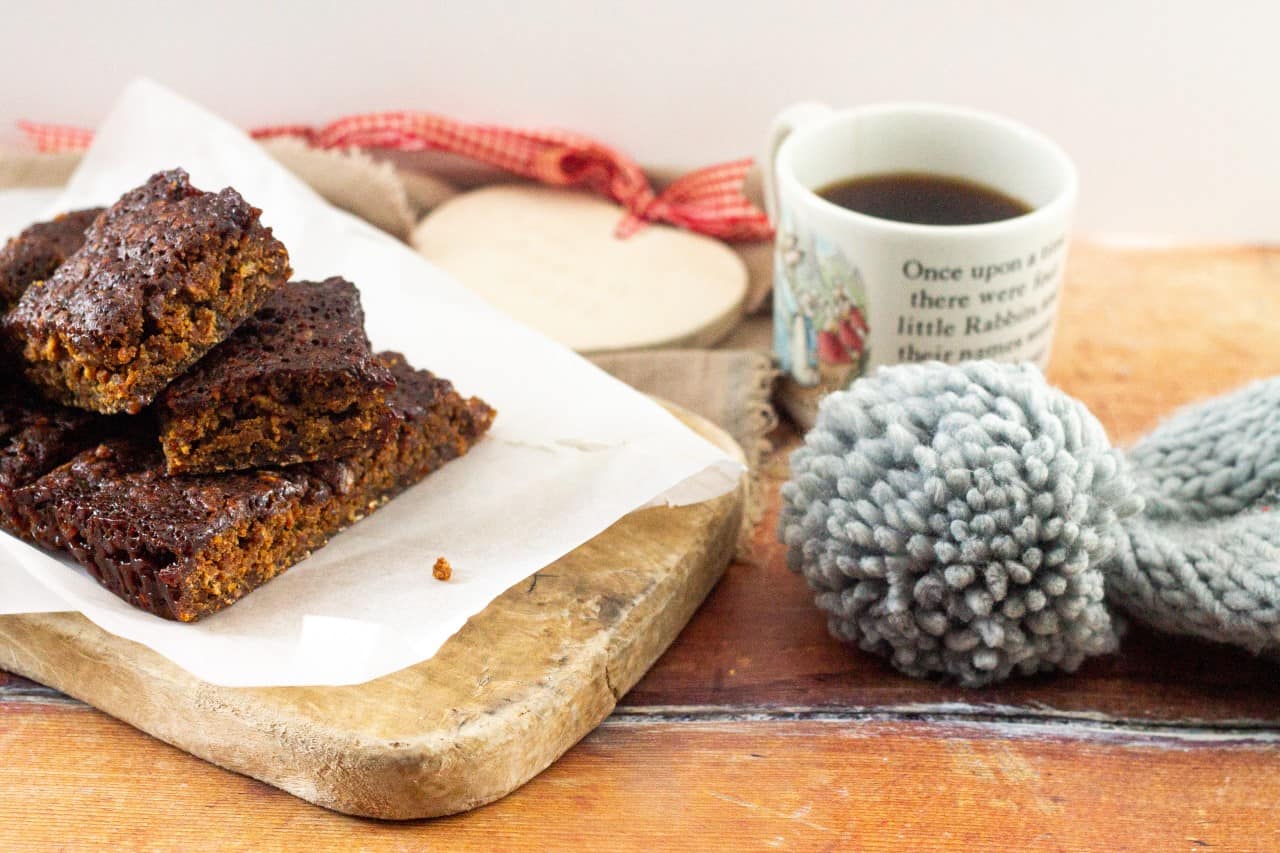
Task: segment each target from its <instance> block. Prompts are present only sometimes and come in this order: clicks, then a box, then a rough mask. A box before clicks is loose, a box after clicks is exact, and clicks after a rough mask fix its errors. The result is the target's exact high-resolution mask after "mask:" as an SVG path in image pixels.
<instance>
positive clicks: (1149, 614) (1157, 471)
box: [779, 362, 1280, 685]
mask: <svg viewBox="0 0 1280 853" xmlns="http://www.w3.org/2000/svg"><path fill="white" fill-rule="evenodd" d="M791 464H792V475H793V476H792V479H791V481H790V482H789V483H787V484H786V485H785V486H784V487H783V490H782V496H783V507H782V514H781V518H780V521H779V534H780V536H781V538H782V541H783V542H784V543H785V544H786V545H787V560H788V563H789V564H790V566H791V567H792V568H793V569H795V570H797V571H800V572H802V573H803V574H804V576H805V577H806V578H807V579H808V581H809V584H810V586H812V587H813V589H814V590H815V592H816V593H817V603H818V606H819V607H821V608H822V609H823V610H825V611H826V612H827V613H828V615H829V617H830V625H831V630H832V632H833V633H834V634H835V635H836V636H837V637H840V638H841V639H843V640H846V641H849V642H854V643H857V644H858V645H860V646H861V647H862V648H864V649H867V650H869V651H873V652H876V653H879V654H883V655H885V656H887V657H889V658H890V660H891V661H892V662H893V663H894V665H895V666H897V667H898V668H899V669H901V670H903V671H904V672H907V673H909V674H911V675H917V676H924V675H930V674H946V675H950V676H952V677H954V678H956V679H958V680H959V681H960V682H961V683H963V684H967V685H980V684H985V683H989V682H993V681H998V680H1000V679H1002V678H1005V677H1007V676H1008V675H1010V674H1011V673H1013V672H1018V673H1024V674H1028V673H1032V672H1036V671H1039V670H1046V669H1064V670H1072V669H1075V668H1076V667H1077V666H1079V664H1080V663H1081V661H1083V660H1084V658H1085V657H1087V656H1089V655H1093V654H1099V653H1103V652H1109V651H1112V650H1114V649H1115V647H1116V645H1117V641H1116V635H1115V632H1114V629H1113V625H1112V619H1111V617H1109V615H1108V612H1107V609H1106V606H1105V604H1104V602H1103V595H1104V585H1105V594H1106V598H1107V599H1108V600H1110V601H1111V602H1113V603H1115V604H1117V605H1119V606H1121V607H1123V608H1124V609H1125V610H1127V611H1128V612H1129V613H1130V614H1131V615H1133V616H1134V617H1135V618H1137V619H1140V620H1142V621H1144V622H1147V623H1149V624H1151V625H1153V626H1155V627H1157V628H1160V629H1162V630H1165V631H1170V632H1173V633H1180V634H1191V635H1195V636H1199V637H1205V638H1208V639H1211V640H1216V641H1220V642H1225V643H1233V644H1236V645H1239V646H1243V647H1244V648H1247V649H1249V650H1251V651H1254V652H1269V653H1277V652H1280V510H1276V511H1272V507H1271V505H1270V503H1271V500H1272V498H1273V497H1274V496H1275V495H1276V494H1277V492H1280V380H1270V381H1267V382H1261V383H1257V384H1255V385H1251V386H1249V387H1247V388H1244V389H1242V390H1241V391H1238V392H1236V393H1234V394H1231V395H1229V396H1227V397H1223V398H1221V399H1218V400H1214V401H1211V402H1209V403H1205V404H1201V405H1198V406H1193V407H1191V408H1188V409H1186V410H1184V411H1183V412H1181V413H1179V414H1178V415H1176V416H1175V417H1174V418H1172V419H1171V420H1170V421H1169V422H1168V423H1166V424H1165V425H1164V426H1162V427H1161V428H1160V429H1158V430H1156V431H1155V432H1154V433H1152V434H1151V436H1149V437H1148V438H1147V439H1145V440H1144V441H1142V442H1141V443H1140V444H1138V445H1137V446H1136V447H1135V448H1134V449H1133V450H1132V452H1131V453H1130V454H1129V456H1128V460H1127V463H1126V460H1124V459H1122V458H1121V457H1120V456H1119V454H1118V453H1117V451H1114V450H1112V449H1111V448H1110V447H1109V445H1108V443H1107V439H1106V436H1105V435H1104V433H1103V431H1102V428H1101V427H1100V426H1099V424H1098V422H1097V421H1096V420H1095V419H1094V418H1093V416H1092V415H1090V414H1089V412H1088V411H1087V410H1086V409H1085V408H1084V406H1083V405H1082V404H1080V403H1079V402H1076V401H1075V400H1072V399H1071V398H1069V397H1067V396H1066V395H1065V394H1063V393H1061V392H1060V391H1057V390H1055V389H1053V388H1050V387H1049V386H1048V385H1046V384H1045V382H1044V380H1043V378H1042V377H1041V375H1040V374H1039V372H1038V371H1036V370H1035V369H1034V368H1032V367H1029V366H1013V365H999V364H994V363H991V362H975V363H968V364H962V365H958V366H946V365H941V364H926V365H904V366H898V367H891V368H885V369H882V370H880V371H879V372H878V373H876V374H875V375H874V376H873V377H870V378H867V379H862V380H859V381H857V382H855V383H854V385H853V387H852V388H851V389H850V390H848V391H845V392H841V393H837V394H832V395H831V396H829V397H828V398H827V399H826V400H825V401H824V402H823V404H822V407H821V409H820V411H819V415H818V422H817V425H816V426H815V427H814V429H813V430H812V431H811V432H810V433H809V435H808V436H806V438H805V443H804V446H803V447H801V448H800V449H799V450H797V451H796V452H795V454H794V455H793V456H792V463H791ZM1144 504H1145V511H1143V512H1142V513H1141V514H1136V513H1137V511H1138V510H1139V509H1140V508H1141V507H1143V505H1144Z"/></svg>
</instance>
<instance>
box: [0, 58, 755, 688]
mask: <svg viewBox="0 0 1280 853" xmlns="http://www.w3.org/2000/svg"><path fill="white" fill-rule="evenodd" d="M175 166H181V167H182V168H184V169H186V170H187V171H188V172H190V173H191V178H192V182H193V183H194V184H195V185H196V186H198V187H200V188H201V189H206V190H217V189H220V188H222V187H224V186H234V187H235V188H236V189H237V190H239V191H240V193H241V194H242V195H243V196H244V197H245V198H246V199H248V200H249V201H250V203H252V204H254V205H256V206H258V207H260V208H262V210H263V214H262V218H263V221H264V222H265V223H266V224H268V225H270V226H272V227H273V228H274V229H275V232H276V234H277V236H279V238H280V239H281V240H283V241H284V243H285V245H287V246H288V247H289V253H290V257H291V258H292V261H293V266H294V270H295V277H296V278H304V279H322V278H325V277H327V276H330V275H343V276H346V277H347V278H349V279H351V280H352V281H354V282H355V283H356V284H357V285H358V286H359V288H360V291H361V296H362V299H363V301H364V308H365V312H366V315H367V328H368V332H369V337H370V339H371V340H372V341H373V344H374V347H375V348H376V349H396V350H400V351H401V352H403V353H405V354H406V355H407V356H408V358H409V360H410V362H411V363H413V364H414V365H416V366H419V367H425V368H429V369H431V370H433V371H435V372H436V373H438V374H440V375H442V376H445V377H448V378H449V379H451V380H452V381H453V382H454V384H455V385H456V386H457V387H458V388H459V389H460V390H461V391H462V392H463V393H465V394H477V395H479V396H481V397H483V398H484V399H485V400H487V401H488V402H489V403H490V404H491V405H493V406H494V407H495V408H496V409H497V410H498V418H497V421H496V423H495V424H494V427H493V430H492V431H491V432H490V434H489V436H488V437H487V438H486V439H485V440H484V441H482V442H481V443H480V444H479V445H478V446H477V447H476V448H475V449H473V450H472V451H471V453H470V454H468V455H467V456H465V457H463V458H462V459H460V460H457V461H455V462H452V463H450V464H449V465H447V466H445V467H444V468H443V469H442V470H440V471H438V472H436V473H435V474H433V475H432V476H430V477H428V478H427V479H426V480H425V481H424V482H422V483H421V484H419V485H418V486H415V487H414V488H413V489H410V490H409V491H408V492H406V493H405V494H403V495H402V496H400V497H399V498H397V499H395V500H394V501H392V502H391V503H389V504H388V505H387V506H385V507H383V508H382V509H381V510H379V511H378V512H377V513H375V514H374V515H372V516H370V517H369V518H367V519H365V520H364V521H361V522H360V523H359V524H357V525H355V526H354V527H352V528H350V529H348V530H347V531H345V532H343V533H342V534H340V535H339V536H337V537H336V538H335V539H334V540H333V541H332V542H331V543H330V544H329V545H328V546H327V547H325V548H323V549H321V550H320V551H318V552H316V553H315V554H314V555H313V556H311V557H310V558H309V559H307V560H306V561H304V562H302V563H299V564H298V565H296V566H294V567H293V568H292V569H290V570H289V571H288V572H287V573H286V574H284V575H283V576H281V577H279V578H277V579H276V580H274V581H272V582H271V583H269V584H267V585H266V586H265V587H263V588H261V589H259V590H257V591H256V592H254V593H252V594H250V595H249V596H248V597H246V598H245V599H243V600H241V601H240V602H238V603H237V604H236V605H235V606H234V607H231V608H229V609H227V610H225V611H223V612H221V613H218V614H215V615H213V616H211V617H209V618H207V619H205V620H203V621H201V622H199V623H196V624H191V625H183V624H177V623H173V622H168V621H165V620H163V619H160V618H158V617H155V616H151V615H149V614H146V613H143V612H141V611H139V610H136V609H134V608H132V607H130V606H129V605H127V604H125V603H124V602H122V601H120V600H119V599H117V598H115V597H114V596H112V595H111V594H109V593H107V592H106V591H105V590H103V589H101V588H100V587H99V586H98V585H97V584H96V583H95V582H94V581H93V580H92V579H91V578H90V577H89V576H88V575H87V574H86V573H85V572H84V571H83V570H82V569H80V568H79V567H77V566H75V564H74V563H72V562H70V561H69V560H66V559H61V558H59V557H57V556H54V555H50V554H47V553H45V552H43V551H41V550H39V549H36V548H32V547H30V546H28V545H26V544H24V543H22V542H20V541H19V540H17V539H15V538H13V537H11V536H5V535H0V613H23V612H47V611H54V610H74V611H79V612H80V613H83V614H84V615H85V616H86V617H88V618H89V619H91V620H92V621H93V622H95V623H97V624H98V625H99V626H101V627H102V628H104V629H106V630H107V631H110V632H112V633H114V634H118V635H120V636H122V637H127V638H128V639H131V640H134V641H136V642H139V643H142V644H143V645H146V646H148V647H150V648H152V649H154V650H156V651H157V652H159V653H160V654H162V655H164V656H165V657H167V658H169V659H170V660H172V661H174V662H175V663H177V664H178V665H180V666H182V667H184V668H185V669H187V670H189V671H190V672H192V673H193V674H195V675H196V676H198V677H200V678H202V679H204V680H206V681H209V682H213V683H215V684H222V685H228V686H269V685H280V686H285V685H304V684H353V683H359V682H362V681H367V680H369V679H372V678H376V677H378V676H381V675H385V674H387V673H389V672H393V671H395V670H397V669H401V668H403V667H406V666H409V665H411V664H414V663H417V662H419V661H422V660H425V659H427V658H429V657H431V656H432V655H434V654H435V653H436V651H437V649H439V648H440V646H441V645H442V644H443V643H444V641H445V640H446V639H448V638H449V636H450V635H452V634H453V633H454V632H456V631H457V630H458V629H459V628H460V627H462V625H463V623H464V622H465V621H466V619H467V617H469V616H471V615H472V614H474V613H476V612H478V611H480V610H482V609H483V608H484V607H485V606H486V605H488V603H489V602H490V601H492V600H493V599H494V598H495V597H497V596H498V595H499V594H500V593H502V592H503V591H504V590H506V589H507V588H508V587H510V586H511V585H513V584H514V583H516V582H517V581H519V580H521V579H522V578H524V577H527V576H528V575H530V574H531V573H533V572H534V571H537V570H538V569H539V568H541V567H543V566H545V565H546V564H548V563H550V562H551V561H553V560H555V559H556V558H557V557H559V556H561V555H563V554H565V553H567V552H568V551H570V550H572V549H573V548H575V547H577V546H578V545H580V544H582V543H583V542H585V541H587V540H588V539H591V538H592V537H593V536H595V535H596V534H597V533H599V532H601V531H602V530H604V529H605V528H606V527H608V526H609V525H610V524H612V523H613V522H614V521H616V520H617V519H619V518H621V517H622V516H623V515H625V514H627V513H628V512H630V511H632V510H634V509H637V508H639V507H642V506H645V505H647V504H650V503H653V502H655V501H662V500H668V501H670V502H675V503H691V502H696V501H700V500H706V499H708V498H711V497H714V496H716V495H719V494H723V493H724V492H726V491H728V490H729V489H730V488H732V487H733V485H734V484H735V483H736V481H737V478H738V477H739V475H740V474H741V470H742V469H741V466H740V465H739V464H738V463H737V462H735V461H734V460H732V459H730V458H729V457H728V456H726V455H725V454H724V453H723V452H721V451H720V450H719V449H717V448H715V447H714V446H712V445H711V444H709V443H708V442H706V441H704V440H702V439H701V438H699V437H698V436H697V435H695V434H694V433H692V432H690V431H689V430H688V429H686V428H685V427H684V426H682V425H681V424H680V423H679V422H678V421H676V420H675V419H674V418H672V417H671V416H670V415H668V414H667V413H666V412H665V411H663V410H662V409H661V408H660V407H659V406H657V405H656V404H655V403H653V402H652V401H650V400H649V399H648V398H646V397H644V396H642V395H640V394H638V393H636V392H635V391H633V390H632V389H630V388H628V387H627V386H625V385H623V384H622V383H620V382H617V381H616V380H614V379H612V378H611V377H609V376H608V375H606V374H605V373H603V372H601V371H599V370H598V369H596V368H595V367H593V366H592V365H590V364H589V363H588V362H586V361H584V360H583V359H581V358H579V357H578V356H577V355H575V354H574V353H572V352H570V351H569V350H567V349H565V348H563V347H561V346H560V345H558V344H556V343H554V342H552V341H550V340H548V339H546V338H544V337H542V336H540V335H538V334H537V333H535V332H533V331H531V330H529V329H527V328H524V327H523V326H521V325H519V324H518V323H516V322H515V321H513V320H511V319H508V318H507V317H505V316H504V315H502V314H500V313H498V312H497V311H496V310H494V309H492V308H490V307H489V306H488V305H486V304H485V303H483V302H482V301H481V300H480V299H478V298H477V297H475V296H474V295H472V294H471V293H470V292H468V291H467V290H466V289H465V288H463V287H462V286H461V285H459V284H458V283H457V282H455V281H453V280H452V279H450V278H449V277H448V276H447V275H445V274H444V273H442V272H441V271H439V270H438V269H436V268H434V267H432V266H431V265H430V264H429V263H428V262H427V261H425V260H423V259H422V258H421V257H419V256H418V255H417V254H415V253H414V252H413V251H412V250H410V249H409V248H407V247H406V246H404V245H403V244H401V243H399V242H398V241H396V240H395V239H394V238H392V237H390V236H388V235H386V234H384V233H382V232H381V231H378V230H377V229H375V228H373V227H372V226H369V225H367V224H365V223H364V222H361V221H360V220H358V219H355V218H354V217H352V216H350V215H348V214H346V213H343V212H342V211H339V210H337V209H335V208H333V207H331V206H329V205H328V204H327V203H326V202H325V201H323V200H322V199H321V198H320V197H319V196H318V195H316V194H315V193H314V192H313V191H311V190H310V189H309V188H308V187H307V186H306V185H305V184H303V183H302V182H300V181H299V180H298V179H296V178H295V177H294V176H293V175H291V174H290V173H289V172H287V171H286V170H285V169H283V168H282V167H281V166H279V165H277V164H276V162H275V161H274V160H272V159H271V158H270V157H269V156H268V155H267V154H265V153H264V152H263V151H262V150H261V149H260V148H259V147H258V146H257V145H256V144H255V143H254V142H252V141H251V140H250V139H249V138H248V137H247V136H245V135H244V134H243V133H242V132H241V131H239V130H238V129H236V128H235V127H233V126H231V125H230V124H227V123H226V122H224V121H222V120H221V119H219V118H217V117H215V116H213V115H211V114H209V113H208V112H206V111H205V110H203V109H201V108H200V107H198V106H196V105H195V104H192V103H190V102H188V101H186V100H184V99H182V98H180V97H179V96H177V95H175V94H173V93H172V92H169V91H167V90H166V89H164V88H162V87H160V86H158V85H156V84H155V83H152V82H150V81H146V80H141V81H137V82H135V83H133V84H132V85H130V86H129V88H128V89H127V90H126V91H125V93H124V95H123V96H122V97H121V99H120V101H119V102H118V103H117V104H116V106H115V108H114V109H113V110H112V112H111V114H110V116H109V117H108V118H107V120H106V121H105V122H104V123H103V124H102V126H101V128H100V129H99V131H98V134H97V137H96V139H95V142H94V145H93V148H92V149H91V150H90V151H89V153H88V155H87V156H86V157H85V160H84V162H83V164H82V165H81V167H80V168H79V170H78V171H77V172H76V173H75V175H73V177H72V179H71V182H70V183H69V185H68V186H67V188H66V190H65V191H64V192H62V193H61V194H59V195H58V196H57V198H56V199H54V200H53V201H52V203H50V202H49V199H48V196H47V195H45V196H41V195H40V194H39V193H35V194H33V193H29V192H26V193H24V192H15V193H11V194H3V195H4V199H3V201H2V202H0V228H3V229H4V231H3V232H0V234H2V235H3V236H8V235H9V234H11V233H13V232H14V231H16V230H18V229H19V228H21V227H22V226H23V225H25V224H27V223H28V222H29V221H30V218H29V216H30V214H31V210H30V209H31V208H32V207H33V206H34V205H35V203H36V201H37V200H38V201H39V203H40V205H41V209H40V210H38V211H36V212H37V213H38V214H39V215H40V216H41V217H44V216H48V215H52V214H53V213H56V212H60V211H64V210H70V209H74V208H80V207H87V206H91V205H95V204H109V203H111V202H112V201H113V200H114V199H116V198H117V197H118V196H119V195H120V194H121V193H123V192H124V191H125V190H127V189H129V188H131V187H134V186H136V185H138V184H140V183H142V182H143V181H145V180H146V179H147V177H148V176H149V175H151V174H152V173H154V172H156V171H160V170H162V169H168V168H172V167H175ZM439 556H444V557H447V558H448V559H449V561H450V563H452V565H453V567H454V574H453V579H452V580H450V581H448V582H441V581H437V580H435V579H434V578H432V576H431V566H432V563H434V561H435V559H436V558H437V557H439Z"/></svg>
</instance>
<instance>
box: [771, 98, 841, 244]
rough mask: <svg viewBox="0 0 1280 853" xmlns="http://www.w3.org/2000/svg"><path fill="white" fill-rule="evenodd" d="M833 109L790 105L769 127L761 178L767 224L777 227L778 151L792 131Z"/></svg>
mask: <svg viewBox="0 0 1280 853" xmlns="http://www.w3.org/2000/svg"><path fill="white" fill-rule="evenodd" d="M832 112H833V110H832V109H831V107H829V106H827V105H826V104H820V103H817V102H816V101H803V102H801V103H798V104H792V105H791V106H789V107H787V108H786V109H785V110H783V111H782V112H780V113H778V116H777V118H775V119H774V120H773V124H771V125H769V137H768V139H767V140H766V143H765V150H764V158H763V160H762V165H763V166H764V168H763V169H761V175H762V177H763V178H764V209H765V213H767V214H769V221H770V222H772V223H773V224H774V225H775V226H776V225H777V224H778V168H777V163H776V162H775V160H776V159H777V157H778V149H779V148H780V147H781V146H782V143H783V142H785V141H786V139H787V137H788V136H790V135H791V133H792V131H794V130H796V129H797V128H799V127H802V126H804V125H806V124H809V123H811V122H815V121H818V120H819V119H823V118H826V117H827V116H829V115H831V113H832Z"/></svg>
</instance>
